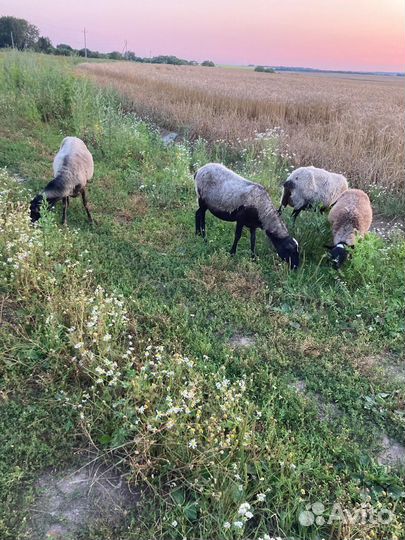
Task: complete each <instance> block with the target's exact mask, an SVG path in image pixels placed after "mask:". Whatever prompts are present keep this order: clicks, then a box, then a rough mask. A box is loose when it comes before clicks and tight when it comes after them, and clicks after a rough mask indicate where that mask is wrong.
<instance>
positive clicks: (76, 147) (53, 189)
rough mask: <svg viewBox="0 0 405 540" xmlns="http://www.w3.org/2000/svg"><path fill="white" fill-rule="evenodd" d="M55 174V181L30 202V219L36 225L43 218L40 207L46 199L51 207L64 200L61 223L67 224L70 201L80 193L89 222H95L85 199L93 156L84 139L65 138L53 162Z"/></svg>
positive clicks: (92, 170) (91, 170) (92, 169)
mask: <svg viewBox="0 0 405 540" xmlns="http://www.w3.org/2000/svg"><path fill="white" fill-rule="evenodd" d="M53 172H54V179H53V180H51V181H50V182H49V184H47V186H46V187H45V189H44V191H43V192H42V193H41V194H39V195H37V196H36V197H35V198H34V199H33V200H32V201H31V205H30V209H31V220H32V221H33V222H35V221H37V220H38V219H39V218H40V217H41V214H40V208H41V205H42V202H43V200H44V199H46V200H47V202H48V204H49V205H50V206H51V207H54V206H55V204H56V203H57V202H58V201H60V200H61V201H62V202H63V214H62V223H63V224H64V225H66V213H67V208H68V206H69V198H70V197H77V196H78V195H80V194H81V196H82V201H83V206H84V208H85V210H86V212H87V216H88V218H89V221H90V223H93V218H92V217H91V214H90V210H89V207H88V206H87V198H86V185H87V182H88V181H89V180H90V179H91V177H92V176H93V172H94V166H93V157H92V155H91V154H90V152H89V151H88V149H87V146H86V145H85V144H84V142H83V141H82V140H81V139H78V138H77V137H66V138H65V139H63V141H62V145H61V147H60V149H59V152H58V153H57V154H56V156H55V159H54V160H53Z"/></svg>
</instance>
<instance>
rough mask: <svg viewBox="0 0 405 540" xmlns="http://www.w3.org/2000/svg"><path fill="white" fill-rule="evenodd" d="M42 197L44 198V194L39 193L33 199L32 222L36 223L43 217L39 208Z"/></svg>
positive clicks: (31, 207) (31, 205)
mask: <svg viewBox="0 0 405 540" xmlns="http://www.w3.org/2000/svg"><path fill="white" fill-rule="evenodd" d="M42 199H43V197H42V195H37V196H36V197H35V199H32V201H31V204H30V211H31V221H32V223H35V221H38V220H39V218H40V217H41V214H40V211H39V210H40V208H41V203H42Z"/></svg>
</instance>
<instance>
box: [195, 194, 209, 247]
mask: <svg viewBox="0 0 405 540" xmlns="http://www.w3.org/2000/svg"><path fill="white" fill-rule="evenodd" d="M198 204H199V208H198V210H197V212H196V213H195V234H201V236H202V237H203V238H204V240H205V236H206V235H205V212H206V211H207V207H206V206H204V204H203V203H202V202H201V200H199V201H198Z"/></svg>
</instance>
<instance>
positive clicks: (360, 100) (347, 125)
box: [79, 62, 405, 192]
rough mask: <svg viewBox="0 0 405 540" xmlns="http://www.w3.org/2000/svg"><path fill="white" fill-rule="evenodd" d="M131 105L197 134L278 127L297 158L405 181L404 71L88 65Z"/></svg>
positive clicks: (232, 137)
mask: <svg viewBox="0 0 405 540" xmlns="http://www.w3.org/2000/svg"><path fill="white" fill-rule="evenodd" d="M79 72H80V73H83V74H86V75H87V76H89V77H90V78H91V79H93V80H95V81H96V82H97V83H98V84H101V85H103V86H112V87H114V88H115V89H116V90H117V91H118V92H119V93H120V94H121V95H122V96H123V97H124V98H125V100H126V102H127V105H128V107H129V108H130V109H131V110H134V111H135V112H136V113H138V114H139V115H141V116H142V117H144V118H147V119H149V120H151V121H152V122H155V123H157V124H158V125H160V126H162V127H164V128H167V129H171V130H181V131H182V132H185V133H186V134H187V135H188V136H189V137H190V138H195V137H203V138H205V139H207V140H209V141H218V140H220V141H225V142H226V143H228V144H230V145H233V146H236V147H243V146H244V145H246V144H247V143H248V142H249V141H252V140H255V138H257V134H258V133H263V132H266V131H268V130H274V128H277V129H276V132H277V133H279V134H280V138H281V144H282V147H283V151H284V152H287V153H288V155H289V156H290V157H291V158H292V161H293V163H295V164H296V165H310V164H312V165H315V166H319V167H325V168H328V169H331V170H334V171H337V172H342V173H343V174H346V175H347V176H348V178H349V179H350V180H351V181H352V183H353V184H354V185H356V186H358V187H363V188H369V189H370V188H371V186H373V185H378V186H379V187H380V188H383V189H386V190H387V191H397V192H399V191H401V190H403V188H404V133H403V121H404V109H405V107H404V105H405V99H404V92H403V90H404V83H403V79H401V78H399V77H383V76H355V75H351V76H349V75H346V76H343V75H342V76H335V75H331V76H325V75H307V74H305V75H304V74H290V73H282V74H281V73H277V74H274V75H269V74H265V73H255V72H254V71H252V70H246V69H226V68H215V69H210V68H203V67H188V66H168V65H153V64H133V63H131V64H129V63H124V62H117V63H102V64H94V63H93V64H92V63H87V64H82V65H81V66H80V67H79Z"/></svg>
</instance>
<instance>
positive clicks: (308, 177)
mask: <svg viewBox="0 0 405 540" xmlns="http://www.w3.org/2000/svg"><path fill="white" fill-rule="evenodd" d="M348 187H349V186H348V183H347V180H346V178H345V177H344V176H343V175H342V174H336V173H332V172H329V171H325V169H318V168H316V167H312V166H311V167H300V168H299V169H295V171H293V172H292V173H291V174H290V176H289V177H288V178H287V180H286V181H285V182H284V184H283V195H282V197H281V203H280V208H279V209H278V211H279V213H281V211H282V209H283V208H285V207H286V206H287V205H290V206H292V207H293V208H294V212H293V213H292V216H293V218H294V220H295V219H296V218H297V217H298V215H299V213H300V212H301V210H305V209H307V208H311V207H313V206H316V205H320V206H321V210H326V209H327V208H330V207H331V206H332V205H333V204H334V203H335V202H336V200H337V199H338V197H339V196H340V195H341V194H342V193H343V192H344V191H346V190H347V189H348Z"/></svg>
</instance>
